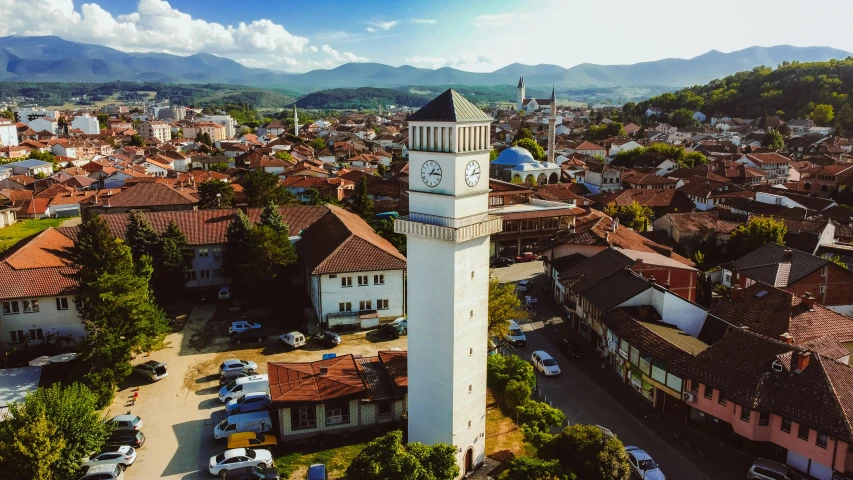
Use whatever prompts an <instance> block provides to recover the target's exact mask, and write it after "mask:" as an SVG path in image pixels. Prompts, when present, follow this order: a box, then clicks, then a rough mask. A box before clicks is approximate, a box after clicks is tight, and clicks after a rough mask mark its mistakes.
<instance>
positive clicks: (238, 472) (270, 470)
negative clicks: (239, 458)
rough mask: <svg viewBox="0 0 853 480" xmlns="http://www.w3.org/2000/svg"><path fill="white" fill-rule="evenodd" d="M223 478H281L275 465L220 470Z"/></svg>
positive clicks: (244, 479) (277, 479)
mask: <svg viewBox="0 0 853 480" xmlns="http://www.w3.org/2000/svg"><path fill="white" fill-rule="evenodd" d="M220 475H221V476H222V479H223V480H279V479H280V478H281V477H279V476H278V470H277V469H276V468H275V467H263V466H260V465H255V466H254V467H241V468H235V469H233V470H223V471H222V472H220Z"/></svg>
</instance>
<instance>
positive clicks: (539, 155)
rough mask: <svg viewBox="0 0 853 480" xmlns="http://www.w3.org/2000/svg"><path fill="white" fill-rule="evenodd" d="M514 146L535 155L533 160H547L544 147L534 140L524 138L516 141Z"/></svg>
mask: <svg viewBox="0 0 853 480" xmlns="http://www.w3.org/2000/svg"><path fill="white" fill-rule="evenodd" d="M513 146H516V147H521V148H524V149H526V150H527V151H528V152H530V154H531V155H533V158H534V159H536V160H539V161H540V162H541V161H542V160H545V150H544V149H543V148H542V145H539V142H537V141H536V140H534V139H532V138H522V139H521V140H516V141H515V142H513Z"/></svg>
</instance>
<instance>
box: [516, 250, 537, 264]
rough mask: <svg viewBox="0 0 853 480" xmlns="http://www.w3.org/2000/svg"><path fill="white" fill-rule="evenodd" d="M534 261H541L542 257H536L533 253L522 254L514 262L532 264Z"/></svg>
mask: <svg viewBox="0 0 853 480" xmlns="http://www.w3.org/2000/svg"><path fill="white" fill-rule="evenodd" d="M535 260H542V257H541V256H539V255H536V254H535V253H533V252H524V253H522V254H521V255H519V256H517V257H515V261H516V262H532V261H535Z"/></svg>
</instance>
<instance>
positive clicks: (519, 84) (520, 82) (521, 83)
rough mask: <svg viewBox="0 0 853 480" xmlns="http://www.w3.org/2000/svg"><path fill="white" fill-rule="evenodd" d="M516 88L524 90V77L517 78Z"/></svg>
mask: <svg viewBox="0 0 853 480" xmlns="http://www.w3.org/2000/svg"><path fill="white" fill-rule="evenodd" d="M518 88H524V75H522V76H520V77H518Z"/></svg>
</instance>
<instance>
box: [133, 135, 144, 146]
mask: <svg viewBox="0 0 853 480" xmlns="http://www.w3.org/2000/svg"><path fill="white" fill-rule="evenodd" d="M130 146H131V147H144V146H145V139H144V138H142V136H140V135H131V136H130Z"/></svg>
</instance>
